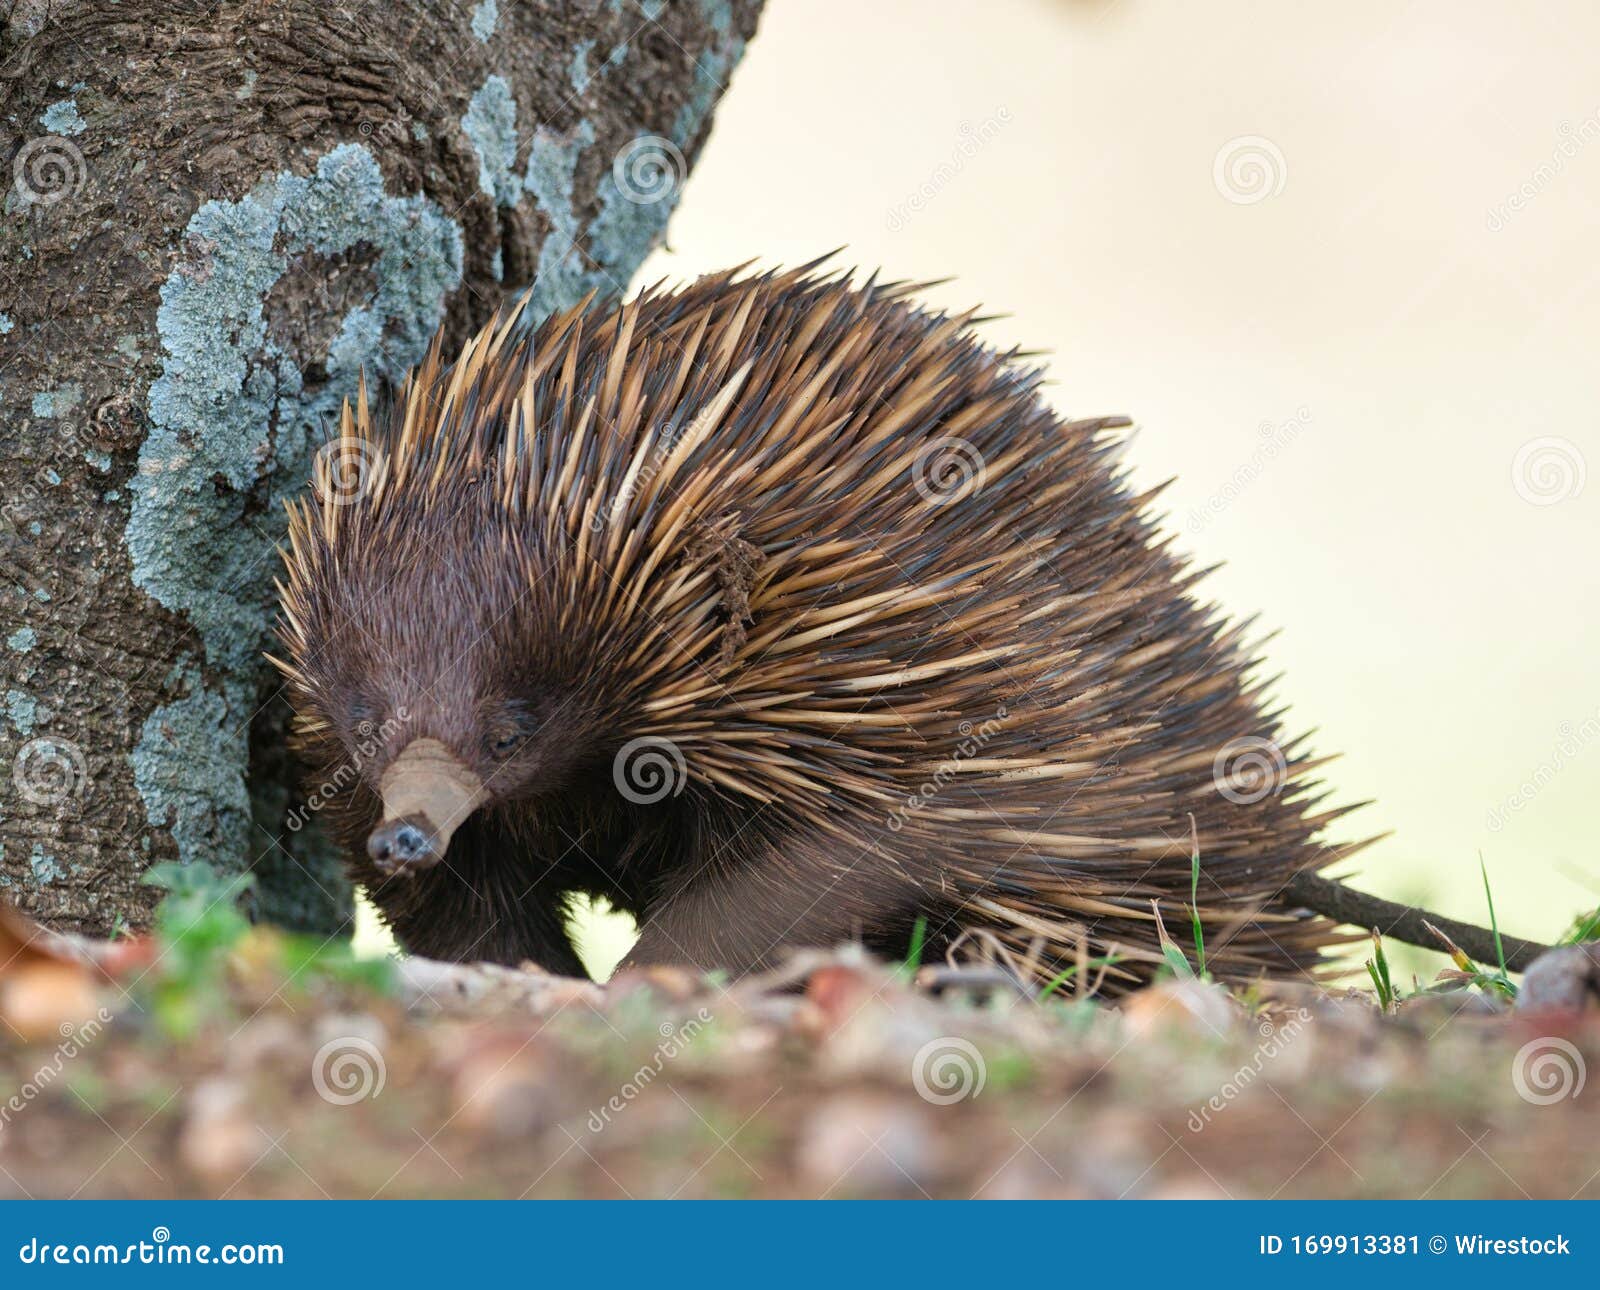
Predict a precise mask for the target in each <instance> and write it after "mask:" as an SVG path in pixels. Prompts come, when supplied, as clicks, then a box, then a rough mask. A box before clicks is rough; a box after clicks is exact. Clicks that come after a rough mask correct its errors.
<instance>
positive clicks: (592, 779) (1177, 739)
mask: <svg viewBox="0 0 1600 1290" xmlns="http://www.w3.org/2000/svg"><path fill="white" fill-rule="evenodd" d="M742 272H743V270H732V271H729V272H726V273H722V274H718V275H715V276H711V277H706V278H703V279H701V280H699V281H698V282H696V283H694V284H693V285H692V286H689V287H687V288H686V289H683V290H680V291H661V290H652V291H647V292H645V293H644V294H643V295H641V296H640V297H638V298H637V299H635V300H633V301H631V302H629V303H628V304H626V305H623V306H620V307H618V306H615V305H599V304H596V303H595V302H593V301H588V302H585V304H584V305H582V306H580V307H578V308H576V309H574V310H571V311H569V312H566V313H562V314H559V315H557V316H554V317H551V318H549V319H548V320H546V321H544V322H542V323H541V324H539V325H537V326H532V325H530V324H529V323H527V322H526V321H524V319H523V317H522V315H521V314H520V313H519V312H518V311H517V310H515V309H510V310H508V311H506V312H505V313H504V314H502V316H500V317H499V318H497V319H496V320H495V321H493V322H492V323H491V324H490V325H489V326H487V327H485V328H484V330H482V331H481V332H480V333H478V334H477V335H476V336H475V337H474V338H473V339H472V340H470V341H469V342H468V343H467V344H466V345H465V347H464V348H463V349H462V351H461V353H460V354H459V356H457V357H456V358H455V359H454V361H453V362H450V361H447V360H446V358H445V355H444V354H443V352H442V349H441V345H440V342H438V341H436V342H435V344H434V346H433V349H432V351H431V352H430V353H429V354H428V356H427V358H426V359H425V360H424V361H423V362H422V364H421V365H420V366H419V367H418V368H417V370H416V371H415V372H414V373H413V374H412V375H411V376H410V378H409V379H408V381H407V382H406V384H405V386H404V388H403V389H402V390H401V391H400V392H399V394H398V395H397V397H396V398H395V399H394V401H393V406H392V408H391V409H389V410H388V412H387V413H386V414H385V415H381V416H379V415H375V412H374V408H373V405H372V403H371V401H369V399H368V397H367V392H366V390H365V389H364V388H363V390H362V393H361V396H360V398H359V399H358V400H357V401H356V405H355V406H354V407H347V408H346V409H345V413H344V418H343V422H342V424H341V427H340V431H339V437H338V439H337V440H335V441H334V442H333V443H332V444H330V446H329V450H328V451H327V452H325V453H324V455H323V458H322V459H321V460H320V461H319V467H318V471H317V477H316V480H315V484H314V492H313V495H312V496H311V497H310V498H308V499H305V500H303V501H301V502H299V503H298V504H296V505H294V506H292V507H291V547H290V550H289V551H288V553H287V556H286V563H287V567H288V578H287V583H286V585H285V586H284V587H283V589H282V609H283V621H282V627H281V633H282V638H283V640H284V642H285V645H286V648H287V652H288V658H287V659H286V660H285V661H284V662H283V663H281V664H280V666H281V667H282V668H283V670H284V672H285V673H286V676H287V678H288V683H289V689H290V693H291V696H292V700H293V703H294V706H295V708H296V710H297V723H296V724H297V731H298V740H299V744H300V748H301V752H302V754H303V756H304V758H305V759H306V761H307V763H308V765H309V767H310V772H309V777H308V782H309V783H310V784H312V785H313V786H315V790H316V793H317V795H318V800H319V802H320V803H321V804H323V805H324V806H325V808H326V811H327V814H328V817H329V818H330V819H331V821H332V823H333V824H334V827H335V831H336V833H337V834H338V836H339V837H340V838H341V839H342V840H343V841H344V842H345V843H346V844H347V846H348V847H349V850H350V868H351V872H352V874H353V876H354V877H355V878H356V879H357V880H358V881H361V882H363V883H364V884H365V885H366V887H367V890H368V891H369V893H370V894H371V895H372V897H373V898H374V900H375V901H376V903H377V905H378V907H379V908H380V910H381V911H382V913H383V915H384V917H385V918H386V919H387V921H388V922H389V924H390V925H391V926H392V927H393V929H394V931H395V932H396V934H397V936H398V937H399V939H400V941H401V942H402V943H403V944H404V945H406V946H407V947H409V948H411V949H413V950H415V951H417V952H421V953H426V954H430V955H433V956H435V957H441V958H446V959H487V960H491V961H499V962H508V963H515V962H520V961H524V960H531V961H533V962H535V963H538V964H539V965H541V966H543V967H546V968H548V969H550V970H552V971H562V972H573V973H581V972H582V970H583V969H582V966H581V964H580V963H579V962H578V959H577V956H576V955H575V954H574V952H573V950H572V947H571V945H570V944H569V942H568V940H567V934H566V931H565V928H564V923H563V909H564V902H565V901H566V900H567V898H568V896H569V894H570V893H574V892H583V893H592V894H595V895H599V896H603V897H606V898H607V899H609V900H610V901H611V902H612V903H613V904H614V905H616V906H618V907H620V908H622V909H625V910H628V911H630V912H631V913H633V914H634V915H635V916H636V917H637V919H638V920H639V924H640V929H641V936H640V940H639V943H638V945H637V946H636V948H635V950H634V952H633V954H632V956H631V957H630V960H629V961H630V962H632V963H656V962H682V963H687V964H692V965H697V966H699V967H702V968H724V969H728V970H730V971H732V972H735V973H739V972H747V971H750V970H752V969H755V968H758V967H761V966H764V965H768V964H771V963H772V962H774V961H775V960H776V959H777V957H778V956H779V955H780V953H781V952H782V951H783V949H784V948H785V947H789V946H797V945H828V944H831V943H835V942H838V941H843V940H848V939H859V940H861V941H864V942H865V943H866V944H867V945H868V946H870V947H873V948H875V949H877V950H879V951H881V952H883V953H885V954H889V955H899V954H901V953H903V952H904V950H905V949H906V946H907V944H908V942H909V940H910V938H911V936H912V931H913V927H914V925H915V924H916V922H917V920H918V919H919V918H920V919H924V920H926V924H925V925H926V929H927V946H926V950H925V952H926V953H928V954H935V953H939V952H941V950H942V949H943V948H945V947H948V946H949V945H951V944H952V942H954V941H955V940H957V939H958V938H961V937H962V936H963V933H971V934H972V935H969V936H967V937H966V940H967V941H968V942H969V943H971V942H972V941H973V940H974V938H976V939H977V940H979V941H981V943H982V944H985V945H988V946H990V947H991V949H993V948H995V947H1002V948H1001V949H1000V951H999V952H1001V953H1002V955H1003V956H1004V957H1005V958H1006V959H1007V961H1009V962H1011V963H1012V964H1016V965H1021V970H1023V971H1024V972H1026V973H1028V974H1030V975H1032V976H1034V977H1035V978H1036V979H1038V980H1046V979H1050V978H1053V977H1056V976H1057V975H1058V974H1059V973H1061V972H1062V970H1063V969H1065V968H1068V967H1071V966H1072V965H1073V964H1074V963H1081V962H1083V961H1085V960H1086V959H1088V958H1091V957H1092V958H1096V959H1098V958H1102V957H1112V958H1114V960H1115V962H1114V965H1113V966H1112V968H1111V975H1110V977H1109V978H1108V982H1107V984H1108V986H1109V987H1110V988H1111V989H1113V990H1114V989H1118V988H1123V987H1126V986H1127V985H1128V984H1130V983H1132V982H1135V981H1138V980H1141V979H1145V978H1147V977H1148V976H1149V975H1150V974H1151V972H1152V971H1153V970H1154V965H1156V964H1157V963H1159V962H1160V960H1161V944H1160V940H1159V935H1160V934H1159V932H1158V926H1159V924H1160V921H1161V919H1164V921H1165V924H1166V926H1167V927H1168V928H1170V929H1171V931H1172V933H1173V936H1174V939H1179V940H1187V939H1188V929H1189V924H1190V918H1191V907H1192V906H1193V907H1195V908H1194V912H1195V913H1196V914H1197V915H1198V918H1199V920H1200V922H1201V925H1202V928H1203V931H1204V934H1205V945H1206V958H1207V966H1208V968H1209V969H1210V970H1211V971H1212V972H1213V973H1215V974H1217V975H1218V976H1220V977H1223V978H1226V979H1234V980H1238V979H1244V978H1252V977H1256V976H1259V975H1262V974H1288V973H1302V972H1315V971H1316V970H1317V969H1318V967H1319V964H1321V963H1322V962H1323V958H1322V955H1323V951H1324V950H1325V949H1326V947H1327V946H1329V945H1330V944H1332V943H1333V942H1335V941H1336V940H1338V939H1340V936H1339V933H1338V932H1337V931H1336V930H1335V927H1334V925H1333V924H1332V923H1330V922H1329V921H1327V920H1325V919H1322V918H1319V917H1316V916H1313V915H1310V914H1309V913H1308V912H1307V911H1306V910H1304V909H1303V908H1300V907H1298V906H1297V905H1296V904H1295V903H1294V902H1293V900H1292V899H1291V898H1289V897H1288V896H1286V895H1285V894H1284V888H1285V885H1286V884H1287V883H1288V882H1289V881H1290V880H1291V878H1292V877H1293V875H1294V874H1295V873H1297V872H1299V871H1301V870H1317V869H1320V868H1322V867H1324V866H1326V865H1328V864H1329V863H1330V862H1332V861H1333V860H1335V859H1336V858H1338V857H1339V856H1341V855H1343V854H1347V853H1348V851H1349V850H1351V849H1352V848H1344V849H1337V848H1334V847H1333V846H1331V845H1329V844H1327V843H1325V842H1323V841H1321V840H1319V835H1320V832H1321V830H1322V829H1323V828H1324V826H1326V825H1327V824H1328V823H1329V822H1330V821H1331V820H1333V819H1334V818H1335V817H1336V816H1338V815H1339V814H1341V813H1342V812H1341V811H1339V810H1327V809H1322V808H1321V804H1320V802H1319V794H1318V790H1317V788H1316V786H1315V785H1314V784H1313V782H1312V781H1311V779H1310V778H1309V774H1310V772H1311V771H1312V770H1313V765H1314V764H1313V762H1312V761H1311V760H1309V755H1308V752H1307V750H1306V747H1305V741H1304V740H1303V739H1285V738H1284V737H1283V736H1282V735H1281V732H1280V725H1279V715H1280V714H1279V713H1278V712H1276V711H1274V710H1273V708H1272V707H1271V705H1270V703H1269V702H1268V700H1267V699H1266V698H1265V697H1264V696H1263V683H1262V682H1259V681H1258V680H1257V679H1256V678H1255V677H1254V674H1253V666H1254V659H1253V651H1252V647H1251V646H1250V644H1249V643H1248V642H1247V639H1246V626H1245V625H1243V624H1230V623H1228V622H1227V621H1226V620H1225V619H1224V617H1223V616H1222V614H1221V613H1220V612H1219V611H1218V610H1217V609H1216V608H1215V607H1213V606H1211V605H1209V604H1204V603H1201V602H1200V601H1198V600H1196V598H1195V595H1194V587H1195V584H1196V582H1197V581H1198V580H1199V579H1200V577H1201V576H1202V574H1201V572H1199V571H1196V570H1195V569H1193V568H1191V567H1190V566H1189V565H1188V563H1187V562H1186V561H1185V559H1184V558H1183V557H1181V556H1180V555H1178V554H1177V553H1175V552H1174V551H1173V550H1172V548H1171V537H1170V536H1169V535H1166V534H1164V533H1163V532H1162V531H1161V530H1160V528H1159V527H1158V524H1157V522H1156V520H1155V519H1154V518H1153V517H1152V515H1151V514H1150V505H1151V502H1152V499H1153V498H1154V497H1155V494H1156V492H1157V491H1159V490H1152V491H1149V492H1144V493H1138V492H1135V491H1134V490H1133V489H1132V488H1131V487H1130V486H1129V483H1128V480H1127V476H1126V473H1125V472H1124V471H1123V470H1122V468H1121V467H1120V466H1119V465H1118V450H1119V447H1120V445H1121V442H1122V438H1123V435H1122V434H1121V433H1120V432H1121V430H1122V428H1123V427H1125V426H1126V425H1127V424H1128V423H1127V422H1126V421H1125V420H1124V419H1122V418H1106V417H1100V418H1091V419H1087V420H1072V421H1064V420H1062V419H1061V418H1060V417H1059V416H1057V415H1056V414H1055V413H1054V412H1052V411H1051V410H1050V408H1049V407H1048V406H1046V404H1045V403H1044V402H1043V401H1042V400H1041V398H1040V397H1039V388H1038V387H1039V384H1040V379H1041V373H1040V372H1039V371H1038V370H1035V369H1033V368H1030V367H1028V366H1026V365H1024V364H1023V363H1021V362H1020V361H1019V356H1018V355H1016V354H1015V353H1011V354H1006V353H997V352H995V351H993V350H991V349H988V348H986V347H984V346H983V345H982V344H980V343H979V342H978V341H977V340H976V339H975V338H974V337H973V335H972V333H971V330H970V324H971V322H972V315H970V314H969V315H961V316H950V315H947V314H944V313H939V312H935V311H931V310H928V309H925V308H919V307H918V306H916V305H915V304H913V303H911V302H909V301H908V299H907V297H908V295H909V294H910V293H911V292H913V291H914V290H915V288H914V287H911V286H907V285H904V284H883V283H879V282H877V281H875V280H870V281H867V282H865V283H864V284H853V282H852V280H851V279H850V278H849V276H848V275H832V276H823V275H819V274H818V273H817V271H816V268H815V265H808V266H805V267H804V268H802V269H798V270H793V271H789V272H772V273H763V274H759V275H754V276H741V273H742ZM508 714H509V716H508ZM507 720H510V721H511V722H512V727H513V731H514V733H513V734H512V735H506V734H504V733H497V732H499V731H503V728H504V727H505V723H506V721H507ZM423 736H426V737H428V738H431V739H437V740H439V741H441V742H442V743H444V744H445V745H446V746H448V747H449V748H450V749H452V750H453V751H454V753H455V754H456V755H457V756H458V757H459V758H460V759H461V760H462V762H463V763H465V764H466V765H468V766H470V767H472V768H473V769H474V771H475V773H477V774H480V775H481V776H482V778H483V780H484V782H485V783H486V784H488V785H489V786H490V800H489V801H488V802H487V803H485V804H484V805H482V806H480V807H479V808H478V809H477V810H475V811H474V812H473V813H472V816H471V818H470V819H468V820H467V821H466V822H465V823H464V824H463V825H462V826H461V828H460V829H459V830H458V831H457V832H456V834H455V836H454V838H453V840H451V841H450V843H449V846H448V850H447V852H446V853H445V856H444V861H443V863H441V864H439V865H437V866H436V867H434V868H432V869H430V870H428V871H426V872H422V873H417V874H415V875H412V876H407V877H404V878H398V877H391V876H388V875H386V874H384V873H382V872H379V870H378V869H376V868H375V867H374V865H373V864H372V862H371V861H369V860H368V858H367V856H366V855H365V853H364V852H363V850H362V846H361V842H362V839H363V838H364V837H365V836H366V834H367V833H368V831H369V830H371V829H372V828H373V826H374V824H375V823H376V821H377V819H378V813H379V810H380V803H379V798H378V792H377V787H376V786H377V784H378V782H379V779H380V777H381V775H382V772H383V769H384V767H385V765H386V763H387V762H388V761H389V760H390V759H392V758H393V757H394V756H395V754H396V752H397V751H398V750H399V749H400V748H401V747H403V746H404V745H405V744H406V743H407V742H408V741H409V740H411V739H413V738H418V737H423ZM641 741H643V742H641ZM491 744H493V745H495V749H496V750H491ZM508 747H510V748H512V751H511V752H510V753H509V754H507V753H506V749H507V748H508ZM625 749H627V750H630V753H629V755H632V754H633V753H640V754H641V755H643V754H646V753H648V754H651V755H653V756H655V758H656V765H655V766H654V767H653V769H654V770H655V771H658V772H662V771H664V773H665V774H667V775H668V777H669V780H670V783H669V788H670V789H671V790H672V791H667V792H665V793H664V795H663V794H662V793H660V792H654V793H645V794H641V793H638V792H634V793H632V794H631V795H629V794H625V793H624V792H623V788H624V787H625V786H626V783H627V777H628V776H629V775H631V774H634V773H635V772H640V771H641V768H640V767H625V766H624V765H623V762H624V761H625V760H626V758H625V757H624V755H623V754H624V750H625ZM1239 759H1243V760H1242V762H1241V761H1240V760H1239ZM648 769H649V768H646V771H647V770H648ZM641 773H645V772H641ZM679 776H681V779H680V778H677V777H679ZM658 783H659V781H658ZM642 796H656V797H659V800H652V801H642V800H636V799H639V798H641V797H642ZM1196 848H1197V850H1198V855H1199V878H1198V888H1197V893H1196V894H1197V897H1198V899H1197V900H1192V899H1191V883H1192V881H1193V874H1192V869H1191V860H1192V855H1193V852H1194V850H1195V849H1196ZM1158 911H1159V914H1160V916H1161V918H1160V919H1158Z"/></svg>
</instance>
